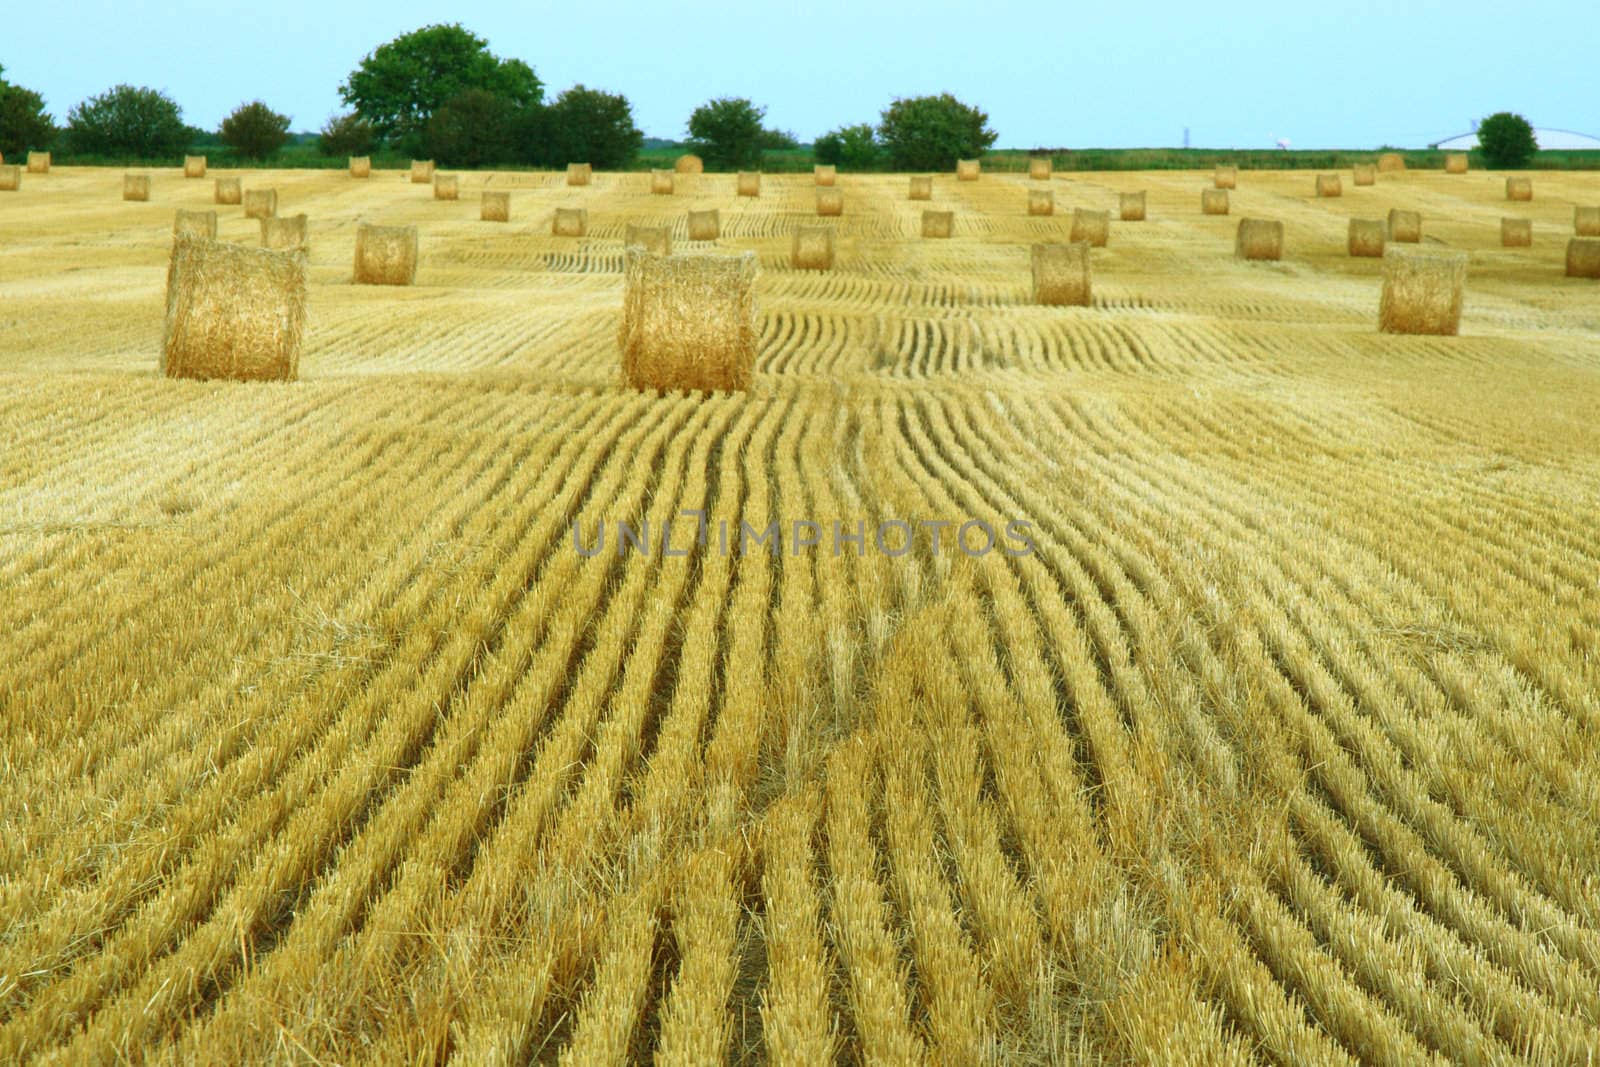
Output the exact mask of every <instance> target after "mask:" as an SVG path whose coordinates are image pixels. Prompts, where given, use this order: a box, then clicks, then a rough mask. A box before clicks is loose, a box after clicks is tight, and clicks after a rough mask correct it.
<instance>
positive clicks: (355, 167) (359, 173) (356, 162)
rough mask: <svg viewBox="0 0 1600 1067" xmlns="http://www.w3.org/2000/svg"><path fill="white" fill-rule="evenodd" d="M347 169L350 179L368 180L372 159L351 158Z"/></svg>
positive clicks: (364, 157)
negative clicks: (348, 169)
mask: <svg viewBox="0 0 1600 1067" xmlns="http://www.w3.org/2000/svg"><path fill="white" fill-rule="evenodd" d="M349 168H350V177H352V178H370V177H372V157H371V156H351V157H350V163H349Z"/></svg>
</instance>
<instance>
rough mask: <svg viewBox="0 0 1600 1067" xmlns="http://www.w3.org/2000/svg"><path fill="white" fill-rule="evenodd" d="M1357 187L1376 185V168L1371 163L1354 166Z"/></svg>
mask: <svg viewBox="0 0 1600 1067" xmlns="http://www.w3.org/2000/svg"><path fill="white" fill-rule="evenodd" d="M1355 176H1356V184H1357V185H1377V184H1378V168H1377V167H1375V166H1373V165H1372V164H1371V163H1357V164H1356V166H1355Z"/></svg>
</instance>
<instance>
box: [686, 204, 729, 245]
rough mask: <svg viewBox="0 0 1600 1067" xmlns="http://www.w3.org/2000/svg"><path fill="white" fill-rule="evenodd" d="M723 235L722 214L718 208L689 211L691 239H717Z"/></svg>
mask: <svg viewBox="0 0 1600 1067" xmlns="http://www.w3.org/2000/svg"><path fill="white" fill-rule="evenodd" d="M720 236H722V215H721V213H719V212H718V211H717V209H716V208H712V209H711V210H709V211H691V212H689V240H691V241H715V240H716V239H717V238H718V237H720Z"/></svg>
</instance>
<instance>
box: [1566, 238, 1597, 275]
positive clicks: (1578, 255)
mask: <svg viewBox="0 0 1600 1067" xmlns="http://www.w3.org/2000/svg"><path fill="white" fill-rule="evenodd" d="M1567 277H1569V278H1600V237H1574V238H1572V240H1570V241H1568V242H1567Z"/></svg>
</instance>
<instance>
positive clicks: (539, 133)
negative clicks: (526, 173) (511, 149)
mask: <svg viewBox="0 0 1600 1067" xmlns="http://www.w3.org/2000/svg"><path fill="white" fill-rule="evenodd" d="M539 119H540V120H541V121H540V123H539V126H538V128H537V129H535V130H532V131H530V133H529V135H528V137H527V140H526V143H527V144H529V145H532V146H537V147H536V149H535V154H536V156H537V157H538V158H536V159H533V160H531V162H537V163H543V164H545V165H547V166H561V165H564V164H567V163H592V164H594V165H595V166H596V167H599V168H601V169H602V170H616V169H617V168H619V167H625V166H627V165H628V164H629V163H631V162H633V159H634V157H635V156H637V155H638V154H639V149H640V148H641V147H642V146H643V145H644V133H643V132H642V131H640V129H639V127H637V126H635V125H634V124H633V106H632V105H631V104H629V103H628V98H627V97H625V96H623V95H622V94H620V93H608V92H605V91H603V90H600V89H590V88H587V87H585V86H583V85H574V86H573V87H572V88H570V89H568V90H566V91H565V92H563V93H562V94H561V95H560V96H558V97H556V99H555V103H553V104H551V105H550V106H549V107H548V108H546V109H545V111H544V114H543V115H541V116H539Z"/></svg>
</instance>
